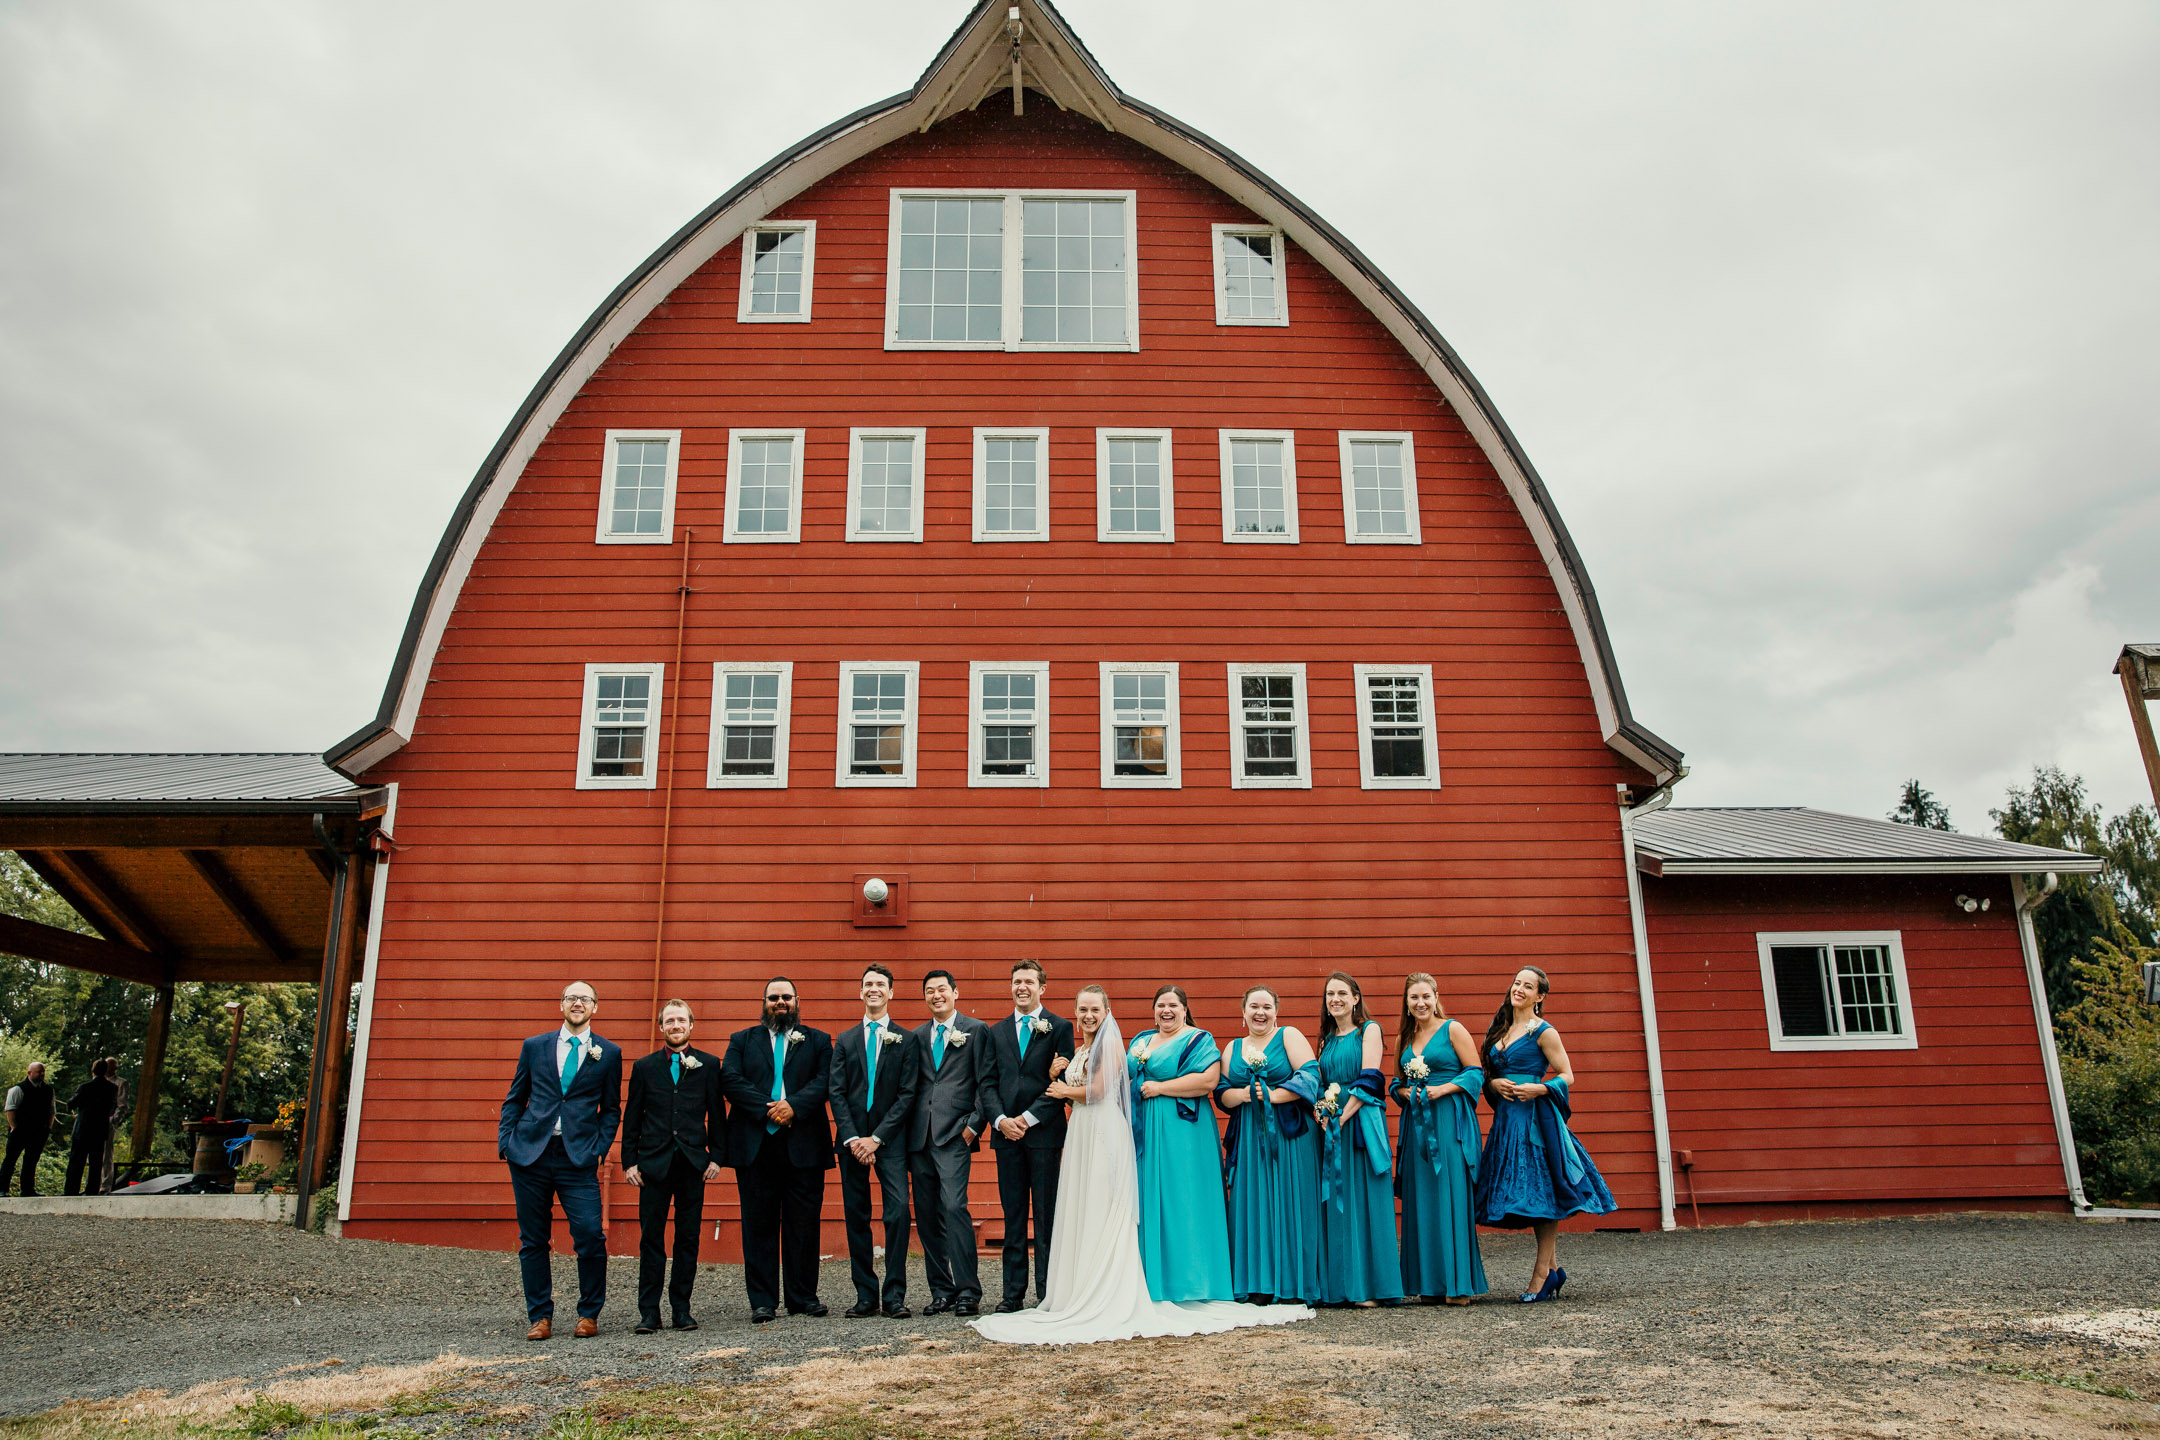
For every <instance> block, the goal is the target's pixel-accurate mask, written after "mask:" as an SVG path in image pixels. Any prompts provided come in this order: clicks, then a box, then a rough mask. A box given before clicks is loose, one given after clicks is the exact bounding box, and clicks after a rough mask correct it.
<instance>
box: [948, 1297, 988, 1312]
mask: <svg viewBox="0 0 2160 1440" xmlns="http://www.w3.org/2000/svg"><path fill="white" fill-rule="evenodd" d="M952 1313H953V1314H955V1315H980V1314H982V1306H980V1305H978V1304H976V1303H975V1302H974V1301H973V1300H955V1301H953V1307H952Z"/></svg>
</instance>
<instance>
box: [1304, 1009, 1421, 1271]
mask: <svg viewBox="0 0 2160 1440" xmlns="http://www.w3.org/2000/svg"><path fill="white" fill-rule="evenodd" d="M1320 1005H1321V1010H1320V1034H1321V1035H1322V1036H1323V1037H1324V1038H1323V1039H1322V1041H1321V1043H1320V1087H1321V1094H1322V1098H1323V1102H1324V1100H1325V1096H1326V1092H1327V1091H1329V1090H1331V1089H1336V1088H1337V1087H1340V1089H1337V1093H1336V1102H1335V1103H1336V1106H1337V1107H1338V1108H1337V1111H1336V1113H1335V1114H1334V1115H1327V1114H1326V1113H1325V1112H1326V1109H1327V1107H1326V1105H1325V1104H1324V1103H1323V1105H1322V1106H1321V1110H1322V1112H1323V1114H1322V1120H1321V1128H1320V1303H1321V1304H1323V1305H1365V1306H1370V1305H1377V1304H1379V1303H1380V1302H1381V1301H1382V1300H1386V1301H1389V1302H1391V1303H1392V1302H1393V1301H1396V1300H1400V1299H1402V1295H1403V1287H1402V1267H1401V1266H1400V1264H1399V1263H1398V1262H1397V1261H1396V1258H1395V1195H1394V1188H1393V1187H1392V1186H1391V1185H1390V1184H1389V1183H1388V1175H1389V1172H1390V1171H1392V1170H1393V1169H1394V1165H1393V1163H1392V1161H1391V1159H1390V1157H1389V1155H1388V1133H1387V1102H1386V1101H1385V1100H1383V1099H1382V1098H1381V1077H1380V1055H1381V1051H1382V1049H1383V1048H1384V1042H1383V1041H1382V1039H1381V1035H1380V1024H1379V1022H1378V1021H1376V1020H1374V1019H1373V1018H1372V1013H1371V1012H1370V1011H1368V1010H1367V1009H1366V1008H1365V992H1364V991H1363V990H1362V989H1360V988H1359V986H1358V983H1357V981H1355V980H1353V979H1351V978H1350V977H1349V976H1348V975H1345V974H1344V973H1343V972H1342V971H1340V970H1337V971H1336V972H1335V973H1334V974H1332V975H1330V976H1328V978H1327V988H1326V989H1324V990H1323V991H1322V992H1321V1000H1320Z"/></svg>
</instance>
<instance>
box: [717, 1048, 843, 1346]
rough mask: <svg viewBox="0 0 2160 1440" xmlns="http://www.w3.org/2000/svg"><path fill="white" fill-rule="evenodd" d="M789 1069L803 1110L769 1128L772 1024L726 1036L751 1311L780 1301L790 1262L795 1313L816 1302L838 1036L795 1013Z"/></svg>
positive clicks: (725, 1070) (731, 1149) (789, 1094)
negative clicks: (796, 1037) (829, 1097)
mask: <svg viewBox="0 0 2160 1440" xmlns="http://www.w3.org/2000/svg"><path fill="white" fill-rule="evenodd" d="M790 1028H792V1029H793V1030H795V1031H797V1032H799V1033H800V1034H801V1035H802V1037H803V1038H802V1039H801V1040H800V1041H791V1042H789V1044H788V1047H787V1060H786V1062H785V1064H784V1066H783V1067H782V1069H781V1072H780V1073H781V1079H782V1081H783V1083H784V1084H785V1086H786V1099H787V1102H788V1104H789V1105H791V1106H792V1107H794V1110H795V1118H794V1120H793V1121H791V1122H790V1123H788V1124H786V1125H783V1126H781V1127H780V1128H779V1129H778V1130H776V1131H773V1132H771V1133H769V1134H768V1133H767V1131H766V1128H765V1127H766V1119H765V1112H766V1109H767V1107H768V1106H769V1105H770V1103H771V1100H772V1088H773V1033H772V1031H770V1030H768V1029H767V1028H766V1027H765V1026H763V1025H753V1026H751V1027H750V1028H749V1029H748V1030H739V1031H737V1032H736V1033H735V1034H734V1035H732V1036H730V1037H729V1038H728V1048H727V1058H725V1059H724V1060H722V1061H721V1062H720V1088H721V1090H722V1091H723V1092H725V1094H726V1095H727V1102H728V1154H727V1163H728V1166H729V1168H731V1169H733V1170H734V1172H735V1187H736V1191H737V1194H738V1195H739V1196H740V1197H741V1200H742V1227H743V1234H742V1242H743V1285H744V1288H745V1289H747V1290H748V1291H749V1292H750V1308H751V1309H753V1310H777V1309H778V1308H779V1306H780V1301H781V1298H782V1273H783V1266H784V1270H785V1290H786V1300H787V1308H788V1312H789V1313H790V1314H794V1313H796V1312H799V1311H803V1310H807V1309H809V1308H811V1307H812V1306H814V1305H816V1304H817V1303H818V1298H817V1279H818V1212H819V1211H820V1210H822V1209H823V1208H824V1206H825V1172H826V1171H827V1170H830V1169H831V1168H832V1164H833V1147H832V1125H831V1123H830V1122H829V1121H828V1120H827V1119H826V1116H825V1096H826V1092H827V1087H828V1086H829V1085H830V1084H831V1083H832V1076H831V1071H832V1040H831V1039H830V1038H829V1037H828V1036H827V1035H826V1034H825V1032H824V1031H822V1030H813V1029H812V1028H810V1027H809V1026H808V1025H804V1024H802V1023H801V1022H799V1021H798V1022H797V1023H796V1024H795V1025H793V1026H792V1027H790Z"/></svg>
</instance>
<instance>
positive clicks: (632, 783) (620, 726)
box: [577, 663, 666, 790]
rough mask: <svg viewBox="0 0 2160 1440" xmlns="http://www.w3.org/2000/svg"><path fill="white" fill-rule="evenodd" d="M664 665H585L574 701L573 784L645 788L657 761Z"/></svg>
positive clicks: (656, 770) (651, 781)
mask: <svg viewBox="0 0 2160 1440" xmlns="http://www.w3.org/2000/svg"><path fill="white" fill-rule="evenodd" d="M665 671H666V667H665V666H663V665H660V664H657V663H655V664H642V663H630V664H621V665H587V666H586V667H585V691H584V698H583V699H582V700H581V701H580V704H579V717H580V718H579V721H578V762H577V763H578V768H577V788H578V789H580V790H650V789H653V788H654V785H655V783H656V780H657V777H658V775H659V765H660V753H659V752H660V745H659V737H660V685H661V681H662V679H663V677H664V675H665Z"/></svg>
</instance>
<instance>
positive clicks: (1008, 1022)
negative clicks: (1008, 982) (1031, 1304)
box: [989, 960, 1073, 1313]
mask: <svg viewBox="0 0 2160 1440" xmlns="http://www.w3.org/2000/svg"><path fill="white" fill-rule="evenodd" d="M1047 979H1048V977H1047V976H1046V975H1045V974H1044V973H1043V967H1042V966H1041V965H1039V964H1037V963H1036V962H1035V961H1033V960H1020V961H1016V962H1015V963H1014V965H1013V967H1012V998H1013V1013H1012V1014H1011V1015H1009V1016H1007V1017H1006V1018H1005V1019H1003V1020H1000V1021H998V1022H997V1023H995V1024H993V1025H991V1026H990V1027H989V1029H990V1035H989V1039H990V1047H991V1054H992V1055H993V1056H994V1057H995V1058H996V1070H997V1081H996V1087H995V1090H996V1101H995V1103H996V1106H997V1118H996V1119H995V1120H994V1121H992V1122H991V1127H990V1128H991V1131H992V1134H993V1136H994V1138H993V1139H992V1140H991V1142H990V1146H991V1149H992V1150H993V1151H995V1152H996V1154H997V1177H998V1204H999V1206H1000V1207H1001V1208H1002V1209H1003V1210H1004V1212H1005V1297H1004V1299H1003V1300H1002V1301H1000V1302H999V1304H998V1307H997V1308H998V1310H999V1312H1000V1313H1010V1312H1012V1311H1014V1310H1018V1309H1021V1308H1022V1307H1023V1306H1024V1305H1026V1303H1027V1280H1028V1211H1029V1210H1030V1209H1031V1208H1032V1209H1033V1210H1034V1212H1035V1299H1036V1301H1037V1303H1040V1302H1041V1300H1042V1294H1043V1286H1044V1285H1045V1284H1046V1283H1047V1282H1048V1280H1049V1278H1050V1231H1051V1227H1052V1225H1053V1224H1054V1223H1055V1222H1056V1218H1057V1216H1056V1211H1057V1187H1058V1162H1059V1160H1060V1158H1061V1157H1062V1156H1063V1154H1064V1149H1065V1104H1064V1102H1063V1101H1061V1100H1053V1099H1051V1098H1050V1097H1049V1096H1048V1095H1046V1094H1044V1093H1043V1092H1044V1091H1046V1090H1047V1089H1048V1088H1049V1086H1050V1060H1051V1057H1052V1056H1056V1055H1062V1056H1064V1057H1065V1058H1066V1060H1068V1061H1070V1060H1071V1059H1072V1056H1073V1028H1072V1022H1071V1021H1070V1020H1065V1019H1062V1018H1060V1017H1058V1016H1056V1015H1053V1014H1051V1013H1050V1012H1049V1011H1048V1010H1045V1009H1044V1008H1043V1003H1042V995H1043V984H1044V982H1045V981H1046V980H1047Z"/></svg>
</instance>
